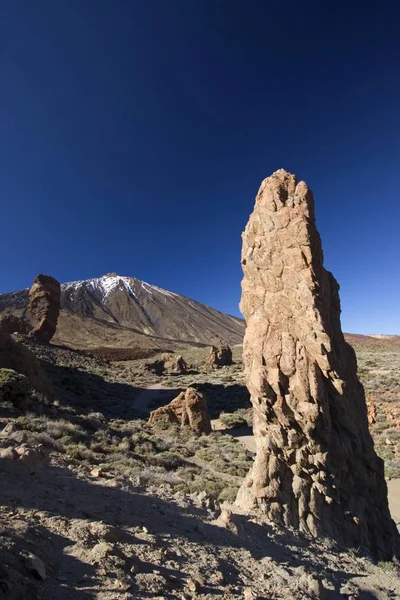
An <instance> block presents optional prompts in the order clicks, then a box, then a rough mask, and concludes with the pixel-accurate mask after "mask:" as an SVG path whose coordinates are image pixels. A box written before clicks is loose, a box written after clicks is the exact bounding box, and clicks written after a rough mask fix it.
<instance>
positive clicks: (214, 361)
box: [207, 345, 233, 368]
mask: <svg viewBox="0 0 400 600" xmlns="http://www.w3.org/2000/svg"><path fill="white" fill-rule="evenodd" d="M228 365H233V360H232V350H231V349H230V347H229V346H228V345H224V346H220V347H219V348H216V347H215V346H211V348H210V354H209V356H208V359H207V366H208V367H212V368H214V367H225V366H228Z"/></svg>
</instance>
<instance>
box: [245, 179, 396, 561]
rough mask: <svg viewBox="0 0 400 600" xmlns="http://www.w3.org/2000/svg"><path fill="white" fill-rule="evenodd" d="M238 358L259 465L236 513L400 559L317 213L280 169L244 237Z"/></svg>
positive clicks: (302, 188)
mask: <svg viewBox="0 0 400 600" xmlns="http://www.w3.org/2000/svg"><path fill="white" fill-rule="evenodd" d="M242 265H243V272H244V279H243V281H242V300H241V310H242V313H243V314H244V316H245V318H246V322H247V328H246V334H245V339H244V349H243V359H244V364H245V370H246V378H247V386H248V388H249V391H250V394H251V401H252V404H253V412H254V434H255V438H256V444H257V455H256V459H255V462H254V466H253V469H252V471H251V472H250V473H249V475H248V476H247V478H246V480H245V482H244V484H243V485H242V488H241V489H240V491H239V494H238V499H237V502H238V503H239V504H241V505H242V506H244V507H246V508H249V507H251V508H256V507H258V508H259V509H261V510H262V511H264V512H265V513H267V514H268V515H269V517H270V518H271V519H272V520H274V521H276V522H278V523H281V524H283V525H286V526H292V527H295V528H297V529H299V530H301V531H303V532H305V533H307V534H310V535H312V536H314V537H319V536H326V537H331V538H333V539H335V540H337V541H338V542H340V543H342V544H345V545H351V546H359V547H363V548H364V549H367V550H368V551H370V552H371V553H373V554H374V555H375V556H377V557H381V558H390V557H392V556H393V555H395V554H397V553H398V552H399V535H398V532H397V530H396V528H395V525H394V523H393V521H392V520H391V518H390V513H389V509H388V502H387V487H386V482H385V479H384V473H383V462H382V460H381V459H380V458H378V456H377V455H376V454H375V451H374V447H373V442H372V438H371V436H370V434H369V431H368V420H367V408H366V403H365V396H364V390H363V387H362V386H361V384H360V382H359V381H358V378H357V364H356V358H355V354H354V351H353V349H352V348H351V347H350V346H349V345H348V344H347V343H346V342H345V340H344V337H343V334H342V331H341V325H340V301H339V294H338V290H339V286H338V284H337V282H336V280H335V279H334V277H333V275H332V274H331V273H329V272H328V271H326V270H325V269H324V267H323V254H322V248H321V240H320V237H319V234H318V232H317V229H316V225H315V217H314V202H313V196H312V193H311V191H310V190H309V189H308V187H307V185H306V184H305V183H304V182H302V181H301V182H299V183H298V182H297V180H296V177H295V176H294V175H291V174H289V173H287V172H286V171H284V170H279V171H277V172H276V173H274V174H273V175H272V176H271V177H268V178H267V179H265V180H264V181H263V183H262V184H261V187H260V190H259V193H258V195H257V198H256V204H255V208H254V212H253V214H252V215H251V216H250V220H249V222H248V224H247V226H246V230H245V232H244V234H243V249H242Z"/></svg>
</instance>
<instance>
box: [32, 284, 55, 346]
mask: <svg viewBox="0 0 400 600" xmlns="http://www.w3.org/2000/svg"><path fill="white" fill-rule="evenodd" d="M60 298H61V288H60V284H59V282H58V281H57V280H56V279H54V277H50V276H49V275H38V276H37V277H36V278H35V279H34V281H33V284H32V287H31V289H30V290H29V306H28V315H29V319H30V321H31V323H32V327H33V329H32V331H31V335H32V336H34V337H36V338H39V339H40V340H42V341H44V342H49V341H50V340H51V338H52V337H53V335H54V334H55V332H56V328H57V320H58V315H59V314H60Z"/></svg>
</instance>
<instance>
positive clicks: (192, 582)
mask: <svg viewBox="0 0 400 600" xmlns="http://www.w3.org/2000/svg"><path fill="white" fill-rule="evenodd" d="M185 587H186V590H187V591H188V592H191V593H192V594H196V593H197V592H199V591H200V587H201V586H200V583H199V582H198V581H197V579H193V578H192V577H191V578H189V579H188V580H187V581H186V586H185Z"/></svg>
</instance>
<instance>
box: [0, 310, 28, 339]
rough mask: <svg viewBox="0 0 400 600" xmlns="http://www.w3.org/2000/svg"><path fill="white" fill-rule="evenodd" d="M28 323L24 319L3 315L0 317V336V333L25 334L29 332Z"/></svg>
mask: <svg viewBox="0 0 400 600" xmlns="http://www.w3.org/2000/svg"><path fill="white" fill-rule="evenodd" d="M31 329H32V327H31V325H30V323H29V322H28V321H27V320H26V319H25V318H24V317H17V316H16V315H12V314H11V313H10V314H5V315H2V316H1V317H0V334H1V333H7V334H12V333H22V334H27V333H29V332H30V331H31Z"/></svg>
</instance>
